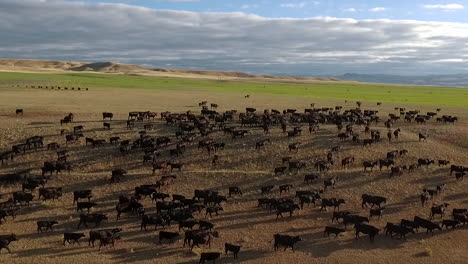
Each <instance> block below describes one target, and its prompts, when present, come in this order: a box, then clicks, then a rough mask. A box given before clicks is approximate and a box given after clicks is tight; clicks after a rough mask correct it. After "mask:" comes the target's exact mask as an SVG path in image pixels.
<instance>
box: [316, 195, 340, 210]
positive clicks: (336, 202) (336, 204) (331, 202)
mask: <svg viewBox="0 0 468 264" xmlns="http://www.w3.org/2000/svg"><path fill="white" fill-rule="evenodd" d="M344 203H346V201H345V200H344V199H336V198H331V199H325V198H324V199H322V204H321V208H320V211H323V209H325V211H327V207H333V211H335V210H336V209H338V211H339V210H340V205H341V204H344Z"/></svg>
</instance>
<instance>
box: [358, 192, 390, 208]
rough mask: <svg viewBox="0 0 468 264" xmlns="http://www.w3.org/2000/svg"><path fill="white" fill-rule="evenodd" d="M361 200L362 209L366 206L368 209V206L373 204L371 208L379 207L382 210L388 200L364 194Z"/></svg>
mask: <svg viewBox="0 0 468 264" xmlns="http://www.w3.org/2000/svg"><path fill="white" fill-rule="evenodd" d="M361 199H362V204H361V207H362V208H364V206H366V207H367V205H368V204H371V208H372V207H374V206H378V207H379V208H380V207H381V205H382V204H386V203H387V198H385V197H382V196H376V195H369V194H363V195H361Z"/></svg>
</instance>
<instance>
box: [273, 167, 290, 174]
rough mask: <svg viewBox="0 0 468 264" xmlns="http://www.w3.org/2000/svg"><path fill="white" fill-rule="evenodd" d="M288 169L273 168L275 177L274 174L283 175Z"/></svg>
mask: <svg viewBox="0 0 468 264" xmlns="http://www.w3.org/2000/svg"><path fill="white" fill-rule="evenodd" d="M287 168H288V167H286V166H281V167H276V168H275V175H276V174H284V172H285V171H286V169H287Z"/></svg>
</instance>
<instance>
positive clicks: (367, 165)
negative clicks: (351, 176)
mask: <svg viewBox="0 0 468 264" xmlns="http://www.w3.org/2000/svg"><path fill="white" fill-rule="evenodd" d="M377 164H378V161H364V162H363V163H362V166H364V171H365V172H366V171H367V168H370V170H371V171H372V170H373V169H374V167H375V166H377Z"/></svg>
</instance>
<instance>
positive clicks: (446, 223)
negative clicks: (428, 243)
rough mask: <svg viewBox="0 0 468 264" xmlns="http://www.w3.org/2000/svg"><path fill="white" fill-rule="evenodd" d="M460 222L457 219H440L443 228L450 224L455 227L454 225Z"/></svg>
mask: <svg viewBox="0 0 468 264" xmlns="http://www.w3.org/2000/svg"><path fill="white" fill-rule="evenodd" d="M460 224H461V222H460V221H458V220H442V225H441V227H442V228H443V227H444V226H445V228H446V229H449V226H450V227H452V229H455V227H456V226H457V225H460Z"/></svg>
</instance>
